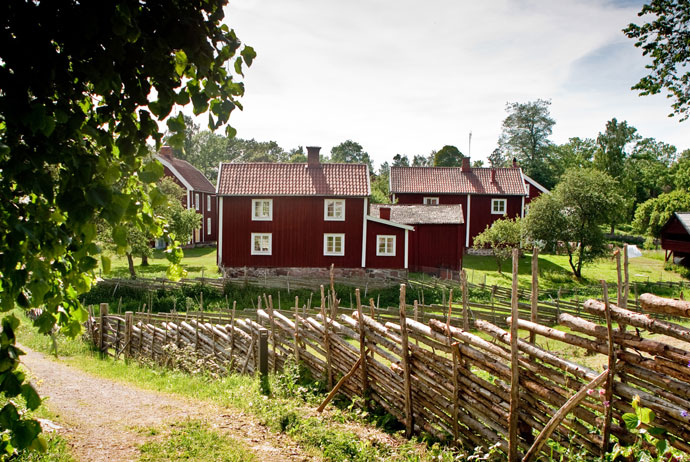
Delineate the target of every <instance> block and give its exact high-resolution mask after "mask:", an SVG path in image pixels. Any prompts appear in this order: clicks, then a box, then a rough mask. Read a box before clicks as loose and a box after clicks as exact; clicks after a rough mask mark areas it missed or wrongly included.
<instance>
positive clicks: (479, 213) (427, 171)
mask: <svg viewBox="0 0 690 462" xmlns="http://www.w3.org/2000/svg"><path fill="white" fill-rule="evenodd" d="M462 161H463V163H462V167H392V168H391V172H390V191H391V199H392V201H393V202H394V203H397V204H402V205H413V204H422V205H426V206H436V205H453V204H458V205H462V206H463V210H464V214H463V215H464V231H465V239H464V247H465V248H469V247H471V246H472V244H473V241H474V237H475V236H477V235H478V234H479V233H481V232H482V231H484V229H485V228H486V227H487V226H489V225H491V223H493V222H494V221H495V220H498V219H500V218H504V217H511V218H512V217H524V215H525V211H526V205H527V204H528V203H529V201H530V200H532V199H533V198H535V197H537V196H538V195H539V194H541V193H543V192H546V189H545V188H544V187H543V186H541V185H539V184H538V183H536V182H535V181H534V180H532V179H531V178H529V177H527V176H525V175H524V174H523V173H522V169H521V168H519V167H518V166H517V164H513V167H511V168H471V167H470V159H469V158H467V157H465V158H463V160H462Z"/></svg>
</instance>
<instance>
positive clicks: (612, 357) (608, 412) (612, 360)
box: [601, 255, 620, 461]
mask: <svg viewBox="0 0 690 462" xmlns="http://www.w3.org/2000/svg"><path fill="white" fill-rule="evenodd" d="M618 261H619V262H620V255H619V257H618ZM619 269H620V266H619ZM619 275H620V272H619ZM601 286H602V289H603V292H604V307H605V310H606V312H605V314H606V330H607V332H608V356H609V364H608V370H607V371H608V374H606V392H605V395H604V396H605V400H606V401H605V402H604V430H603V431H602V439H601V460H602V461H603V460H604V458H605V456H606V453H607V452H608V449H609V439H610V437H611V418H612V410H613V406H612V403H611V401H612V400H613V379H614V375H615V372H616V369H615V365H616V353H615V352H614V350H613V327H612V326H611V306H610V305H609V289H608V286H607V285H606V281H604V280H602V281H601ZM618 293H619V295H620V286H619V288H618Z"/></svg>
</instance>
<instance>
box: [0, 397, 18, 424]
mask: <svg viewBox="0 0 690 462" xmlns="http://www.w3.org/2000/svg"><path fill="white" fill-rule="evenodd" d="M18 420H19V413H18V412H17V408H16V407H14V404H12V403H7V404H5V406H4V407H3V408H2V410H0V429H2V430H6V429H9V428H12V427H14V424H15V423H16V422H17V421H18Z"/></svg>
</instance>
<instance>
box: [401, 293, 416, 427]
mask: <svg viewBox="0 0 690 462" xmlns="http://www.w3.org/2000/svg"><path fill="white" fill-rule="evenodd" d="M400 339H401V348H402V351H401V355H400V357H401V360H402V368H403V377H404V390H405V391H404V395H405V396H404V398H405V435H406V436H407V437H408V438H409V437H411V436H412V429H413V422H412V418H413V417H412V383H411V382H410V358H409V345H408V343H407V319H406V317H405V284H400Z"/></svg>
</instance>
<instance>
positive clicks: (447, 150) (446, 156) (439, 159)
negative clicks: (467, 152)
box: [434, 145, 465, 167]
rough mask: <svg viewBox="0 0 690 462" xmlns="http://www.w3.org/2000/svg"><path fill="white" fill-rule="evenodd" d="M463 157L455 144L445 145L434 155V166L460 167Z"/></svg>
mask: <svg viewBox="0 0 690 462" xmlns="http://www.w3.org/2000/svg"><path fill="white" fill-rule="evenodd" d="M463 157H465V156H464V155H463V154H462V153H461V152H460V150H459V149H458V148H456V147H455V146H450V145H445V146H443V147H442V148H441V149H440V150H438V151H436V154H435V155H434V167H460V166H461V165H462V159H463Z"/></svg>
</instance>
